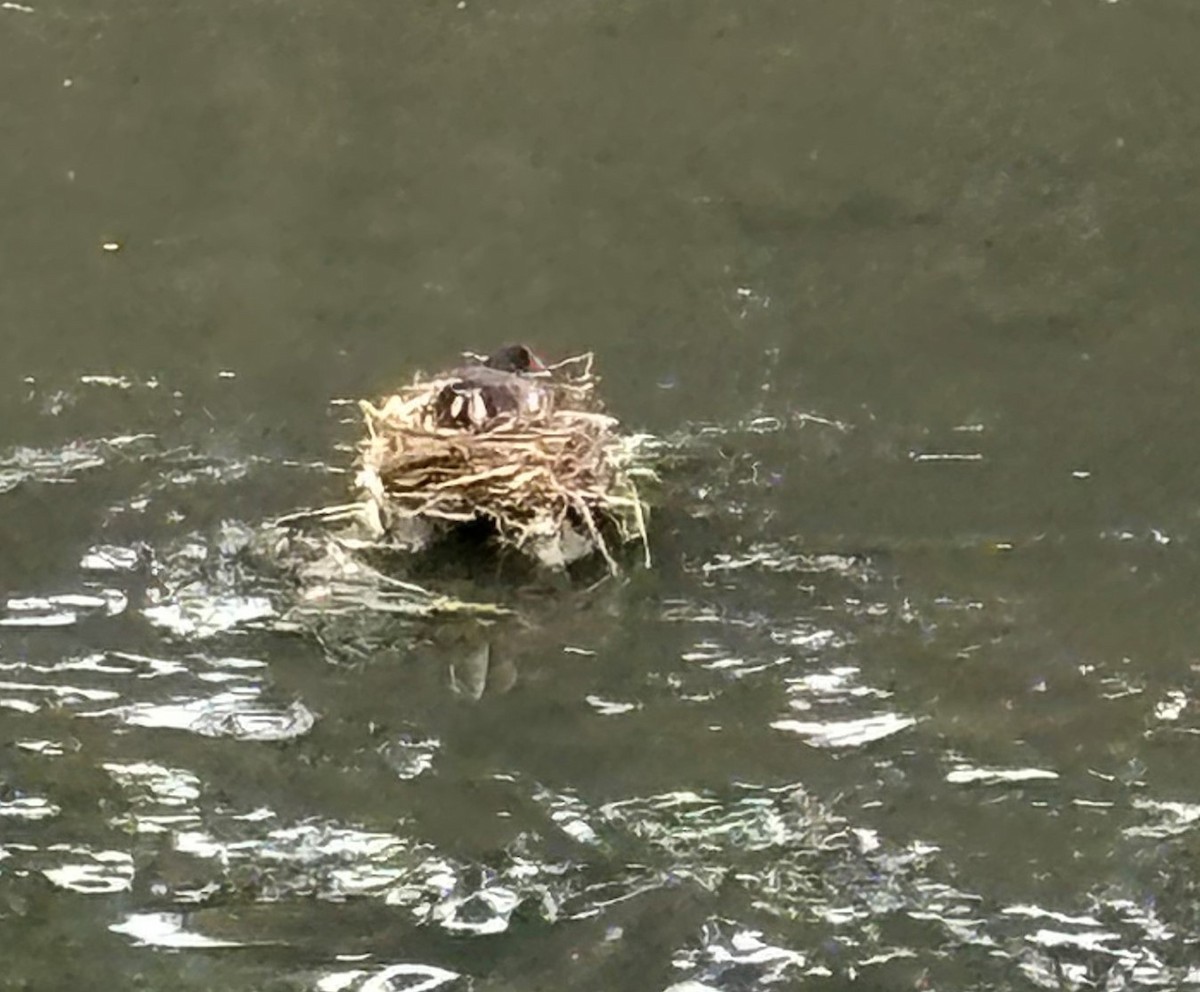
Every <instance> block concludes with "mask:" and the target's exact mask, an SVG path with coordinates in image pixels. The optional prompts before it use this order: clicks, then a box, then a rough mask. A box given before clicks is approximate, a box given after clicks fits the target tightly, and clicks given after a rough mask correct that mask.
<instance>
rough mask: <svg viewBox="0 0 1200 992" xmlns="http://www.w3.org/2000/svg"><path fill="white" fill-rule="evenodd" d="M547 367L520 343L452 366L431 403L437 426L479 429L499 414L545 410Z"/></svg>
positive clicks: (547, 397)
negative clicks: (475, 362)
mask: <svg viewBox="0 0 1200 992" xmlns="http://www.w3.org/2000/svg"><path fill="white" fill-rule="evenodd" d="M546 373H547V369H546V366H545V365H544V364H543V362H542V360H541V359H540V358H538V356H537V355H535V354H534V353H533V351H531V350H530V349H529V347H527V346H526V345H523V344H508V345H505V346H504V347H503V348H498V349H496V351H494V352H492V354H490V355H489V356H488V357H487V358H486V359H484V360H483V362H481V363H480V364H478V365H467V366H464V367H462V368H457V369H452V370H450V371H449V372H446V373H444V374H443V375H442V376H440V377H439V378H444V379H450V380H452V381H450V382H448V383H447V384H446V385H445V386H444V387H443V388H442V391H441V392H440V393H438V396H437V399H436V400H435V402H434V410H435V413H436V416H437V423H438V426H439V427H458V428H464V429H468V430H481V429H483V428H486V427H489V426H490V425H491V423H492V422H493V421H495V420H496V419H497V418H499V417H519V416H521V415H522V414H532V413H538V412H541V411H544V410H545V409H546V406H547V404H548V403H549V401H550V392H549V390H548V389H546V387H545V375H546Z"/></svg>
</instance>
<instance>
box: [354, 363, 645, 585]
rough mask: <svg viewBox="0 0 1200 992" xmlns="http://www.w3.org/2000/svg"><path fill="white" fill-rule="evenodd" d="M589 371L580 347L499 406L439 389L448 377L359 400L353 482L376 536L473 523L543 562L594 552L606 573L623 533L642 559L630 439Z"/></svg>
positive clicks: (634, 444)
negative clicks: (362, 429) (361, 429)
mask: <svg viewBox="0 0 1200 992" xmlns="http://www.w3.org/2000/svg"><path fill="white" fill-rule="evenodd" d="M591 367H592V356H591V355H590V354H588V355H581V356H579V357H577V358H572V359H569V360H567V361H565V362H560V363H559V364H558V365H557V366H554V367H553V368H552V369H550V370H549V371H548V372H547V373H545V374H544V376H540V377H532V378H529V379H526V378H525V377H522V378H521V380H519V381H520V382H521V383H522V384H526V383H527V384H528V388H525V387H524V385H523V386H522V389H521V391H520V397H519V402H516V403H514V404H513V405H512V407H511V408H506V409H504V410H503V411H500V412H493V411H492V410H491V409H489V408H488V407H487V405H486V404H484V402H483V401H482V400H481V399H478V398H477V397H475V396H474V395H470V394H468V395H465V396H459V395H457V394H454V393H453V392H451V391H448V390H453V389H454V388H455V386H456V383H457V378H456V377H455V376H454V375H453V374H450V375H447V376H443V377H434V378H431V379H418V380H417V381H415V382H414V383H413V384H412V385H410V386H406V387H404V388H402V389H400V390H398V391H397V392H396V393H394V394H393V395H390V396H387V397H385V398H384V399H383V400H382V401H380V402H379V403H378V404H373V403H369V402H367V401H361V402H360V404H359V406H360V408H361V409H362V412H363V417H364V420H365V425H366V436H365V437H364V438H363V440H362V441H361V442H360V444H359V449H358V450H359V461H358V464H359V471H358V473H357V477H356V485H357V487H358V489H359V492H360V494H361V496H362V497H363V498H364V500H365V501H366V507H367V510H368V517H369V519H370V520H371V521H372V525H373V527H374V529H375V530H376V531H377V533H378V534H379V535H380V536H381V537H383V536H385V535H387V534H389V533H393V532H396V531H398V530H401V529H403V528H404V527H405V526H411V525H412V524H413V523H414V522H415V523H418V524H421V525H424V526H426V527H430V528H432V530H433V532H434V533H438V532H443V531H446V530H448V529H450V528H453V527H454V526H455V525H461V524H466V523H471V522H476V521H480V520H482V521H486V522H487V523H488V524H490V525H491V527H492V528H494V532H495V538H496V540H498V541H500V542H501V543H502V544H505V545H508V546H511V547H513V548H516V549H517V550H519V551H521V552H523V553H525V554H527V555H529V556H530V557H532V558H534V559H535V560H537V561H539V562H541V563H543V564H545V565H549V566H551V567H564V566H565V565H567V564H570V563H571V562H572V561H574V560H576V559H578V558H581V557H584V556H586V555H587V554H589V553H599V554H600V555H601V556H603V558H604V560H605V562H606V563H607V565H608V567H609V569H610V571H613V572H616V571H618V565H617V560H616V557H615V554H614V548H615V547H616V546H617V545H620V544H624V543H626V542H631V541H635V540H636V541H640V542H641V543H642V545H643V549H644V551H645V554H646V558H647V563H648V562H649V548H648V545H647V543H646V520H645V508H644V506H643V503H642V501H641V498H640V496H639V494H638V491H637V487H636V485H635V483H634V477H635V475H637V474H638V473H637V467H636V461H637V449H638V444H639V439H638V438H636V437H630V436H627V435H624V434H622V433H621V432H620V430H619V424H618V422H617V420H616V419H615V418H613V417H611V416H609V415H608V414H606V413H604V411H603V408H602V406H601V404H600V402H599V399H598V398H597V396H596V379H595V377H594V376H593V375H592V371H591ZM448 397H449V399H448ZM448 404H453V408H452V409H450V408H448Z"/></svg>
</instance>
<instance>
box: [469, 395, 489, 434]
mask: <svg viewBox="0 0 1200 992" xmlns="http://www.w3.org/2000/svg"><path fill="white" fill-rule="evenodd" d="M487 421H488V408H487V401H486V400H484V398H483V393H482V392H480V391H479V390H478V389H476V390H475V391H474V392H472V393H471V423H472V424H474V425H475V426H476V427H482V426H483V425H484V424H486V423H487Z"/></svg>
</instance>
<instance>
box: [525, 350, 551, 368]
mask: <svg viewBox="0 0 1200 992" xmlns="http://www.w3.org/2000/svg"><path fill="white" fill-rule="evenodd" d="M529 368H530V370H531V371H533V372H545V371H547V369H546V363H545V362H543V361H542V360H541V359H540V358H538V356H537V355H535V354H534V353H533V352H532V351H530V352H529Z"/></svg>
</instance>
